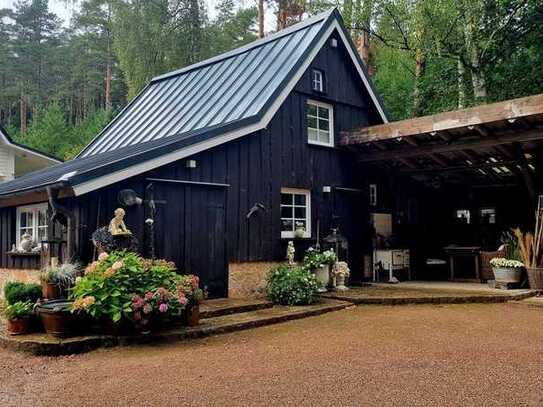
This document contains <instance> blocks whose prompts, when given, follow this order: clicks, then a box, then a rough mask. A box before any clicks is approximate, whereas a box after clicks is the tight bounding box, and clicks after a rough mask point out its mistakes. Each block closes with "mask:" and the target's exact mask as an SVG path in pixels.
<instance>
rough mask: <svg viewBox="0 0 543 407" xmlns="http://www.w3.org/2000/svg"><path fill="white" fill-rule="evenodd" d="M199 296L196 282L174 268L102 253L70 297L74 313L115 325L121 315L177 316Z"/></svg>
mask: <svg viewBox="0 0 543 407" xmlns="http://www.w3.org/2000/svg"><path fill="white" fill-rule="evenodd" d="M200 293H201V290H199V288H198V278H197V277H195V276H182V275H179V274H177V273H176V269H175V264H173V263H171V262H167V261H165V260H148V259H143V258H141V257H140V256H138V255H137V254H135V253H132V252H125V251H121V252H113V253H110V254H107V253H102V254H101V255H100V256H99V257H98V261H96V262H94V263H91V264H89V266H88V267H87V268H86V270H85V275H84V276H83V277H80V278H78V279H77V280H76V284H75V287H74V289H73V290H72V293H71V296H70V297H71V298H72V299H73V300H74V303H73V309H74V311H77V312H86V313H88V314H89V315H91V316H92V317H95V318H100V317H107V318H109V319H111V320H112V321H114V322H117V321H119V320H120V319H121V318H122V317H123V315H124V316H125V317H127V318H130V319H138V318H141V317H142V313H145V315H146V316H147V315H150V314H153V313H161V314H169V315H176V314H179V312H180V310H182V309H183V308H184V307H185V304H187V303H188V302H189V301H191V300H194V301H196V300H197V299H199V297H200ZM164 304H165V305H164ZM144 306H145V309H144ZM161 308H162V309H161ZM136 312H137V313H138V314H136Z"/></svg>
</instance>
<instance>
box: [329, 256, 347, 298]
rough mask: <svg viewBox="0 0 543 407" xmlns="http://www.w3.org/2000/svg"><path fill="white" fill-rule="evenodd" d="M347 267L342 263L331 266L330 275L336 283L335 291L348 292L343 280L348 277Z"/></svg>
mask: <svg viewBox="0 0 543 407" xmlns="http://www.w3.org/2000/svg"><path fill="white" fill-rule="evenodd" d="M350 274H351V273H350V270H349V265H348V264H347V263H346V262H344V261H339V262H337V263H335V264H334V265H333V266H332V275H333V277H334V279H335V281H336V284H335V289H336V290H339V291H344V290H348V289H349V288H348V287H347V286H346V285H345V279H346V278H347V277H349V276H350Z"/></svg>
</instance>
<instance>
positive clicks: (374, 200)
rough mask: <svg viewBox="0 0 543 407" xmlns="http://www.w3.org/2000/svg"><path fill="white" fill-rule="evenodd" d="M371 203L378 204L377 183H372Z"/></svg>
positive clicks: (372, 204)
mask: <svg viewBox="0 0 543 407" xmlns="http://www.w3.org/2000/svg"><path fill="white" fill-rule="evenodd" d="M370 205H371V206H377V184H370Z"/></svg>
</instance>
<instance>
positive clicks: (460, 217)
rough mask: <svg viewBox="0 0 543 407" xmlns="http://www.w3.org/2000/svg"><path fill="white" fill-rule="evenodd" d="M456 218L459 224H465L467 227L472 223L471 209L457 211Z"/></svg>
mask: <svg viewBox="0 0 543 407" xmlns="http://www.w3.org/2000/svg"><path fill="white" fill-rule="evenodd" d="M455 218H456V221H457V222H458V223H464V224H467V225H469V224H470V223H471V222H470V221H471V213H470V211H469V209H457V210H456V212H455Z"/></svg>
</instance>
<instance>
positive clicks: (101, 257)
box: [98, 252, 109, 261]
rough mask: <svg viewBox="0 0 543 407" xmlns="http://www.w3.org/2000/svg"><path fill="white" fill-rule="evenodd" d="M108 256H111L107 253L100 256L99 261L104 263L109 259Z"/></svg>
mask: <svg viewBox="0 0 543 407" xmlns="http://www.w3.org/2000/svg"><path fill="white" fill-rule="evenodd" d="M108 256H109V255H108V254H107V253H106V252H103V253H100V255H99V256H98V261H104V260H106V259H107V257H108Z"/></svg>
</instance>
